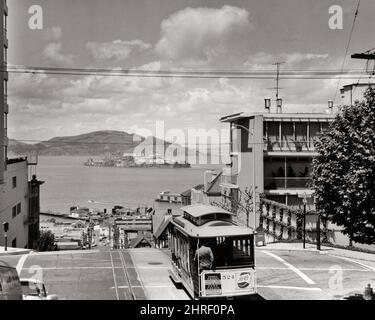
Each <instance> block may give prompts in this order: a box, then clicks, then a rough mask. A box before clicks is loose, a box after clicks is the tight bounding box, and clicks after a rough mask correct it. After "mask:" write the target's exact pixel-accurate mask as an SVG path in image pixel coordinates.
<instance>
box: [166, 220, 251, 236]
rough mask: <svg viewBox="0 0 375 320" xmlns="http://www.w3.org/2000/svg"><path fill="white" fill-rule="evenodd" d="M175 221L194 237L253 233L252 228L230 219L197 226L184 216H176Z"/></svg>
mask: <svg viewBox="0 0 375 320" xmlns="http://www.w3.org/2000/svg"><path fill="white" fill-rule="evenodd" d="M173 223H174V224H175V225H177V226H178V227H179V228H182V230H183V231H184V232H186V233H187V234H188V235H189V236H191V237H194V238H213V237H241V236H249V235H253V234H254V231H253V229H251V228H246V227H241V226H238V225H235V224H233V223H231V222H228V221H220V220H213V221H210V222H207V223H205V224H204V225H201V226H196V225H194V224H192V223H191V222H190V221H187V220H186V219H184V218H183V217H181V216H180V217H174V218H173Z"/></svg>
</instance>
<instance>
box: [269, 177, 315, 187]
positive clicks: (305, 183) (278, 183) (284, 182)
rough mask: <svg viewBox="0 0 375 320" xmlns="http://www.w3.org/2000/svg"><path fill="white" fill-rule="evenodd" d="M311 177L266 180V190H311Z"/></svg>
mask: <svg viewBox="0 0 375 320" xmlns="http://www.w3.org/2000/svg"><path fill="white" fill-rule="evenodd" d="M311 181H312V180H311V178H310V177H293V178H283V177H281V178H276V177H272V178H264V189H265V190H287V189H292V190H297V189H309V188H310V184H311Z"/></svg>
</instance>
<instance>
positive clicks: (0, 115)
mask: <svg viewBox="0 0 375 320" xmlns="http://www.w3.org/2000/svg"><path fill="white" fill-rule="evenodd" d="M0 10H1V14H0V19H1V22H0V23H1V26H2V29H3V30H2V32H1V34H0V45H1V53H0V63H1V68H2V69H1V73H0V84H1V89H0V185H1V184H3V183H4V171H5V170H6V158H7V146H8V138H7V115H8V111H9V107H8V72H7V56H8V55H7V51H8V38H7V18H8V6H7V3H6V0H0Z"/></svg>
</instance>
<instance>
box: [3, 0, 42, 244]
mask: <svg viewBox="0 0 375 320" xmlns="http://www.w3.org/2000/svg"><path fill="white" fill-rule="evenodd" d="M0 11H1V14H0V19H1V26H2V29H3V30H2V32H1V35H0V45H1V48H2V50H1V53H0V63H1V66H2V70H1V73H0V74H1V76H0V77H1V78H0V84H1V89H0V246H4V244H5V237H4V229H3V223H5V222H7V223H8V224H9V230H8V232H7V238H8V246H10V247H17V248H36V247H37V244H38V240H39V214H40V207H39V203H40V196H39V195H40V185H41V184H42V183H43V182H41V181H38V180H37V178H36V176H33V177H32V179H31V180H30V181H29V176H28V175H29V167H30V166H32V165H36V161H33V160H32V161H30V160H28V159H27V158H26V157H24V158H16V159H9V158H8V154H7V153H8V152H7V147H8V132H7V131H8V130H7V126H8V125H7V116H8V112H9V105H8V72H7V50H8V38H7V18H8V6H7V2H6V0H0Z"/></svg>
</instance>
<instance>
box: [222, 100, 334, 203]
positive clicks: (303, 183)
mask: <svg viewBox="0 0 375 320" xmlns="http://www.w3.org/2000/svg"><path fill="white" fill-rule="evenodd" d="M267 100H268V99H266V101H265V106H266V110H265V112H263V113H253V114H246V113H238V114H234V115H228V116H225V117H223V118H221V122H224V123H228V124H229V125H230V127H231V130H230V132H231V137H230V141H231V146H230V152H231V153H230V155H231V159H232V160H231V163H230V164H229V165H228V166H227V167H226V168H224V170H223V174H222V180H221V187H222V192H223V193H224V194H226V195H227V196H230V197H236V196H237V194H238V190H242V191H243V190H245V189H246V188H248V189H249V190H254V189H253V188H255V194H256V199H257V201H256V202H257V203H259V195H260V194H265V196H266V198H267V199H270V200H273V201H277V202H280V203H283V204H286V205H288V206H292V207H302V205H303V198H302V197H303V195H304V194H306V197H307V206H308V208H311V209H312V208H313V205H314V200H313V197H312V193H313V191H312V190H311V189H310V187H309V184H310V182H311V177H310V174H311V166H312V158H313V157H314V156H315V155H316V152H315V149H314V140H315V139H316V138H317V137H318V135H319V134H320V132H321V131H322V130H324V129H326V128H328V127H329V123H330V122H331V121H332V120H333V119H334V114H333V112H332V108H331V110H330V111H329V112H328V113H283V112H282V108H281V104H280V105H279V106H278V109H277V110H275V111H276V112H271V110H270V101H269V100H268V101H267Z"/></svg>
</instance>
